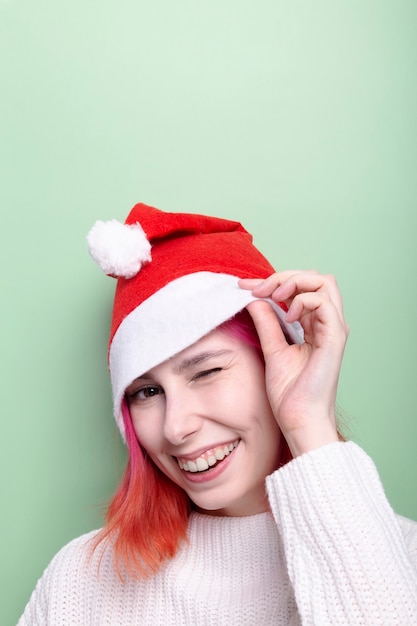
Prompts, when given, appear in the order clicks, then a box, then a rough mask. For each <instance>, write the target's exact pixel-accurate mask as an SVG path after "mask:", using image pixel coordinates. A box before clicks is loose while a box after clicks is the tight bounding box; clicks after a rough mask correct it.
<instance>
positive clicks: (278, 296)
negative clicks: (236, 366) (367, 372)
mask: <svg viewBox="0 0 417 626" xmlns="http://www.w3.org/2000/svg"><path fill="white" fill-rule="evenodd" d="M239 284H240V286H241V287H242V288H243V289H251V290H252V292H253V294H254V295H255V296H257V297H259V298H271V299H272V300H273V301H274V302H276V303H277V304H278V303H279V302H285V303H286V305H287V307H288V313H287V316H286V319H287V321H288V322H295V321H298V322H299V323H300V324H301V326H302V327H303V330H304V339H305V342H304V343H303V344H301V345H297V344H294V345H289V344H288V343H287V341H286V339H285V336H284V333H283V331H282V329H281V327H280V325H279V322H278V319H277V316H276V315H275V313H274V311H273V309H272V307H271V306H270V304H268V303H267V302H263V301H261V300H259V301H255V302H252V303H251V304H250V305H249V306H248V311H249V313H250V314H251V316H252V318H253V321H254V323H255V326H256V330H257V332H258V335H259V338H260V341H261V345H262V350H263V353H264V357H265V365H266V370H265V377H266V390H267V394H268V398H269V402H270V404H271V407H272V410H273V412H274V415H275V417H276V420H277V422H278V424H279V426H280V428H281V430H282V433H283V434H284V437H285V438H286V440H287V443H288V445H289V448H290V450H291V453H292V455H293V456H294V457H296V456H299V455H300V454H303V453H304V452H308V451H310V450H313V449H314V448H318V447H320V446H322V445H325V444H327V443H331V442H334V441H338V433H337V428H336V393H337V383H338V378H339V372H340V367H341V363H342V357H343V351H344V348H345V344H346V340H347V337H348V333H349V328H348V325H347V324H346V321H345V319H344V315H343V305H342V298H341V295H340V292H339V288H338V286H337V283H336V281H335V279H334V278H333V277H332V276H324V275H321V274H318V273H317V272H313V271H309V272H298V271H287V272H278V273H276V274H272V275H271V276H269V277H268V278H267V279H265V280H258V279H253V280H252V279H244V280H241V281H240V282H239Z"/></svg>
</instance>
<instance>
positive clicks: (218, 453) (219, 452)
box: [214, 448, 225, 461]
mask: <svg viewBox="0 0 417 626" xmlns="http://www.w3.org/2000/svg"><path fill="white" fill-rule="evenodd" d="M214 456H215V457H216V459H217V460H218V461H223V459H224V457H225V454H224V448H223V449H221V448H219V449H218V450H216V451H215V453H214Z"/></svg>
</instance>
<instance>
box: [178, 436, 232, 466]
mask: <svg viewBox="0 0 417 626" xmlns="http://www.w3.org/2000/svg"><path fill="white" fill-rule="evenodd" d="M239 442H240V439H236V440H235V441H232V442H230V443H226V444H224V445H221V446H216V447H215V448H211V449H209V450H206V451H205V452H204V453H203V454H201V455H200V456H198V457H196V458H195V459H185V458H181V457H177V463H178V465H179V467H180V469H182V470H183V471H184V472H191V473H193V474H195V473H201V472H208V471H210V470H212V469H214V468H215V467H216V466H217V465H219V463H221V462H222V461H223V460H224V459H225V458H226V457H227V456H229V454H231V453H232V452H233V451H234V450H235V449H236V448H237V446H238V445H239Z"/></svg>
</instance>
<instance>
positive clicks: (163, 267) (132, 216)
mask: <svg viewBox="0 0 417 626" xmlns="http://www.w3.org/2000/svg"><path fill="white" fill-rule="evenodd" d="M87 240H88V246H89V251H90V254H91V256H92V257H93V259H94V260H95V261H96V262H97V263H98V264H99V265H100V267H101V268H102V270H103V271H104V272H105V273H106V274H108V275H110V276H113V277H115V278H117V286H116V292H115V298H114V306H113V317H112V323H111V330H110V340H109V368H110V377H111V383H112V390H113V403H114V415H115V418H116V422H117V424H118V427H119V429H120V431H121V433H122V436H124V426H123V418H122V411H121V406H122V401H123V397H124V394H125V391H126V388H127V387H128V386H129V385H130V384H131V383H132V382H133V381H134V380H135V378H137V377H138V376H140V375H142V374H144V373H145V372H147V371H148V370H150V369H151V368H152V367H155V366H156V365H159V364H160V363H162V362H163V361H165V360H166V359H168V358H170V357H172V356H174V355H175V354H177V353H178V352H180V351H181V350H184V349H185V348H187V347H189V346H190V345H192V344H193V343H195V342H196V341H198V340H199V339H201V338H202V337H203V336H204V335H206V334H207V333H209V332H210V331H211V330H213V329H214V328H216V327H217V326H219V325H220V324H222V323H223V322H225V321H226V320H228V319H230V318H231V317H233V315H235V314H236V313H238V312H239V311H241V310H242V309H244V308H245V307H246V306H247V305H248V304H249V303H250V302H252V301H253V300H255V299H256V298H254V296H253V295H252V293H251V292H250V291H248V290H246V289H240V287H239V286H238V280H239V278H266V277H267V276H269V275H270V274H271V273H273V272H274V268H273V267H272V265H271V264H270V263H269V262H268V261H267V259H266V258H265V257H264V256H263V255H262V254H261V253H260V252H259V250H257V248H255V246H254V245H253V243H252V236H251V235H250V234H249V233H248V232H247V231H246V230H245V229H244V228H243V226H242V225H241V224H239V223H238V222H233V221H230V220H226V219H221V218H217V217H208V216H205V215H197V214H187V213H167V212H164V211H160V210H159V209H155V208H153V207H150V206H147V205H145V204H137V205H135V206H134V207H133V209H132V210H131V212H130V213H129V215H128V217H127V218H126V221H125V224H121V223H120V222H117V221H116V220H111V221H109V222H101V221H99V222H96V224H95V225H94V226H93V228H92V229H91V231H90V232H89V234H88V237H87ZM274 308H275V311H276V313H277V315H278V318H279V320H280V323H281V325H282V326H283V327H284V330H285V332H286V333H287V335H288V336H289V337H290V339H291V340H292V341H293V342H295V343H300V342H302V340H303V339H302V332H301V330H300V327H299V326H298V325H297V324H296V325H294V324H287V323H286V322H285V319H284V318H285V313H284V311H283V310H282V308H280V307H277V306H275V305H274Z"/></svg>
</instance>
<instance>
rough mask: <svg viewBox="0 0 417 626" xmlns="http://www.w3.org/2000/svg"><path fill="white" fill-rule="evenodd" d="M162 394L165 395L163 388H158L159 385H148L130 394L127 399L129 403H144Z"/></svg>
mask: <svg viewBox="0 0 417 626" xmlns="http://www.w3.org/2000/svg"><path fill="white" fill-rule="evenodd" d="M162 393H164V390H163V389H162V387H158V386H157V385H147V386H146V387H140V388H139V389H136V390H134V391H132V392H130V393H128V394H127V398H128V400H129V402H135V401H137V402H141V401H142V402H143V401H145V400H149V398H154V397H155V396H158V395H160V394H162Z"/></svg>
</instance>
